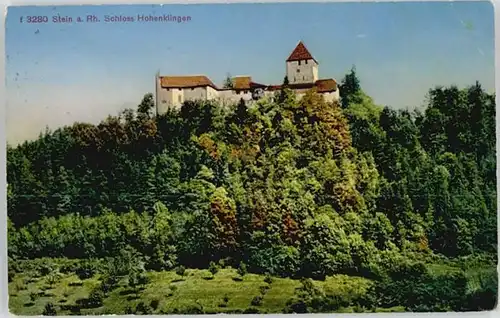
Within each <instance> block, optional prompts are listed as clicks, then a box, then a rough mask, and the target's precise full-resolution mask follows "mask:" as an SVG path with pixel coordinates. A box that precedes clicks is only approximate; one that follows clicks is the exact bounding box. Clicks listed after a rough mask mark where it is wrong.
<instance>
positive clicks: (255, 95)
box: [155, 41, 339, 115]
mask: <svg viewBox="0 0 500 318" xmlns="http://www.w3.org/2000/svg"><path fill="white" fill-rule="evenodd" d="M318 65H319V64H318V61H317V60H316V59H315V58H314V57H313V56H312V55H311V53H309V51H308V50H307V48H306V47H305V45H304V43H302V41H301V42H299V43H298V44H297V46H296V47H295V49H294V50H293V51H292V54H290V56H289V57H288V59H287V60H286V76H287V77H288V81H289V85H288V87H289V88H290V89H292V90H293V91H294V92H295V93H296V94H297V97H298V98H300V97H302V96H303V95H304V94H305V93H306V92H307V91H308V90H309V89H312V88H316V90H317V92H318V93H320V94H322V95H323V96H324V98H325V100H326V101H334V100H338V99H339V89H338V86H337V82H336V81H335V80H334V79H332V78H328V79H318ZM155 82H156V111H157V113H158V114H159V115H161V114H164V113H165V112H166V111H167V110H168V109H169V108H172V107H173V108H178V107H181V105H182V104H183V103H184V102H185V101H194V100H219V101H220V102H221V103H222V104H228V103H235V102H238V101H239V100H240V99H243V100H245V101H250V100H256V99H259V98H261V97H263V96H269V95H272V94H273V93H274V92H275V91H277V90H280V89H281V85H264V84H259V83H256V82H254V81H252V78H251V77H250V76H237V77H233V78H232V79H231V85H229V86H230V87H224V88H220V87H218V86H216V85H215V84H214V83H213V82H212V81H211V80H210V79H209V78H208V77H206V76H204V75H194V76H160V75H159V74H158V75H156V79H155Z"/></svg>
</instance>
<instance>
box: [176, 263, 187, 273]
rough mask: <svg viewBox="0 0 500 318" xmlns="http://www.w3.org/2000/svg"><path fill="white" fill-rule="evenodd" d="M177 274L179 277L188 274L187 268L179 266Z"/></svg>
mask: <svg viewBox="0 0 500 318" xmlns="http://www.w3.org/2000/svg"><path fill="white" fill-rule="evenodd" d="M175 273H176V274H177V275H179V276H184V275H185V274H186V268H185V267H184V266H183V265H179V266H177V268H176V269H175Z"/></svg>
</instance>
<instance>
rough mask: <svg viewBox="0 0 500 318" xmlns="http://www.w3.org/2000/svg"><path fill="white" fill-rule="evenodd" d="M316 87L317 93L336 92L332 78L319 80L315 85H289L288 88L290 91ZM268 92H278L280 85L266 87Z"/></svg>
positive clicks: (335, 85) (335, 83) (335, 84)
mask: <svg viewBox="0 0 500 318" xmlns="http://www.w3.org/2000/svg"><path fill="white" fill-rule="evenodd" d="M314 87H316V89H317V92H318V93H330V92H335V91H336V90H337V81H335V80H334V79H332V78H328V79H320V80H317V81H316V82H315V83H304V84H290V85H288V88H290V89H311V88H314ZM267 89H268V90H270V91H275V90H280V89H281V85H270V86H268V87H267Z"/></svg>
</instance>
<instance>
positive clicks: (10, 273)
mask: <svg viewBox="0 0 500 318" xmlns="http://www.w3.org/2000/svg"><path fill="white" fill-rule="evenodd" d="M14 276H16V272H14V271H13V270H10V271H9V283H12V280H13V279H14Z"/></svg>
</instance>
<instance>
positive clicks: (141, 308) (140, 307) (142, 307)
mask: <svg viewBox="0 0 500 318" xmlns="http://www.w3.org/2000/svg"><path fill="white" fill-rule="evenodd" d="M152 313H153V308H151V306H149V305H147V304H145V303H143V302H142V301H141V302H140V303H138V304H137V307H136V308H135V314H143V315H150V314H152Z"/></svg>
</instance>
